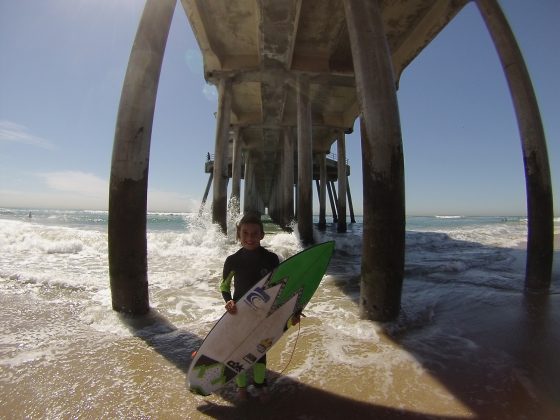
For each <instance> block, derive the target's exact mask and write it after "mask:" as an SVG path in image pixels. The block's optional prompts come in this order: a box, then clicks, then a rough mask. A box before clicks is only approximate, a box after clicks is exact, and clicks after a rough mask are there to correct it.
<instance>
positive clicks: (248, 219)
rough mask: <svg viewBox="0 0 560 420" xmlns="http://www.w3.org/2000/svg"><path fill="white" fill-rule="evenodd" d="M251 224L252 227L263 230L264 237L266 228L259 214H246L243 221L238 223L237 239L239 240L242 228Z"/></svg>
mask: <svg viewBox="0 0 560 420" xmlns="http://www.w3.org/2000/svg"><path fill="white" fill-rule="evenodd" d="M246 224H251V225H259V227H260V228H261V233H262V234H263V235H264V226H263V222H262V221H261V216H260V215H259V214H258V213H246V214H244V215H243V217H242V218H241V220H240V221H239V222H238V223H237V238H238V239H239V233H240V231H241V226H242V225H246Z"/></svg>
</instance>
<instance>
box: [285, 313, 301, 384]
mask: <svg viewBox="0 0 560 420" xmlns="http://www.w3.org/2000/svg"><path fill="white" fill-rule="evenodd" d="M300 332H301V321H300V322H298V332H297V336H296V341H295V343H294V346H293V347H292V354H290V359H289V360H288V363H286V366H284V369H282V371H281V372H280V375H283V374H284V372H285V371H286V369H288V366H290V363H291V362H292V357H294V353H295V352H296V346H297V342H298V340H299V333H300Z"/></svg>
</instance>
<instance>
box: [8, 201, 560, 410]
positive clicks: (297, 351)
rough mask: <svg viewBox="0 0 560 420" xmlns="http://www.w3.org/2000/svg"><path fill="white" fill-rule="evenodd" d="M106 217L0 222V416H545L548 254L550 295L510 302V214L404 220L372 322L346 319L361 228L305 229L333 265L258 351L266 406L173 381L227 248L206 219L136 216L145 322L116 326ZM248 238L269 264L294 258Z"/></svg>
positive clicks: (552, 329) (550, 382)
mask: <svg viewBox="0 0 560 420" xmlns="http://www.w3.org/2000/svg"><path fill="white" fill-rule="evenodd" d="M107 217H108V215H107V212H103V211H82V210H77V211H70V210H41V209H0V316H1V319H2V323H1V326H0V333H1V335H0V366H1V370H0V391H1V392H0V417H1V418H10V419H11V418H183V419H184V418H193V419H198V418H302V419H314V418H317V419H324V418H347V417H348V413H349V412H351V413H355V415H356V416H357V417H358V418H394V417H401V418H436V419H437V418H496V419H507V418H511V419H517V418H525V419H532V418H535V419H549V418H550V419H556V418H560V391H559V390H560V379H559V378H560V363H559V361H558V357H557V355H556V354H557V351H558V349H559V348H560V299H559V296H560V293H559V291H560V269H559V259H560V257H559V256H558V251H557V250H556V251H555V265H554V269H553V281H552V286H551V289H550V293H549V294H546V295H535V296H528V295H526V294H525V293H524V287H523V286H524V284H523V283H524V269H525V250H524V243H525V241H526V236H527V220H526V218H524V217H465V216H455V215H451V216H446V215H444V216H433V217H408V218H407V226H406V261H405V281H404V289H403V295H402V309H401V315H400V316H399V318H398V319H397V320H395V321H393V322H389V323H376V322H371V321H366V320H362V319H360V318H359V316H358V313H359V308H358V299H359V281H360V264H361V247H362V224H361V219H360V218H358V220H357V221H358V223H354V224H349V225H348V232H347V233H344V234H341V233H337V232H336V225H332V226H329V228H328V229H327V230H326V231H325V232H319V231H317V230H316V231H315V232H314V235H315V240H316V241H317V242H323V241H327V240H334V241H335V243H336V250H335V255H334V257H333V260H332V262H331V265H330V267H329V269H328V271H327V274H326V275H325V277H324V278H323V280H322V282H321V285H320V287H319V289H318V291H317V293H316V295H315V296H314V297H313V299H312V300H311V302H310V303H309V305H308V307H307V308H306V313H305V314H306V316H307V317H306V318H305V319H304V320H303V321H302V325H301V329H299V330H298V329H297V328H293V329H292V330H290V331H288V332H287V333H286V334H285V336H284V338H283V339H282V340H281V341H280V342H278V343H277V344H276V345H275V347H274V348H273V349H272V350H271V351H270V353H269V354H270V357H269V363H268V370H269V371H268V378H269V382H270V388H271V392H272V394H273V395H274V398H273V400H272V401H271V403H270V404H269V405H267V406H263V405H261V404H259V403H258V402H253V401H250V402H249V404H246V405H241V406H240V405H239V404H237V401H236V400H235V392H234V391H235V390H234V389H233V387H231V386H228V387H226V388H225V389H224V390H223V392H221V393H220V394H219V395H213V396H211V397H209V398H206V399H204V398H201V397H198V396H195V395H193V394H191V393H190V392H189V391H188V387H187V384H186V372H187V370H188V364H189V362H190V358H191V353H192V352H193V351H194V350H196V349H197V347H198V346H199V345H200V342H201V340H202V339H203V338H204V336H205V335H206V334H207V332H208V331H209V330H210V329H211V328H212V325H213V324H214V323H215V322H216V320H217V319H218V318H219V317H220V316H221V315H222V313H223V311H224V307H223V301H222V298H221V295H220V293H219V291H218V283H219V281H220V277H221V271H222V265H223V261H224V259H225V257H226V256H227V255H229V254H231V253H233V252H235V251H236V250H237V249H238V248H239V244H237V243H236V242H235V238H234V237H233V236H232V235H231V234H229V235H223V234H222V233H221V232H220V230H219V229H218V228H217V227H216V226H215V225H213V224H212V223H211V222H210V217H209V215H203V216H202V217H199V216H198V215H197V214H191V213H184V214H178V213H150V214H148V232H147V235H148V280H149V293H150V305H151V308H152V311H151V313H150V314H149V315H148V316H146V317H143V318H139V319H134V318H128V317H125V316H122V315H119V314H118V313H116V312H114V311H113V310H112V309H111V294H110V289H109V270H108V257H107ZM229 223H230V231H233V230H234V229H232V228H233V226H234V221H230V222H229ZM554 229H555V238H556V239H557V238H558V234H559V233H560V220H559V219H555V221H554ZM266 230H267V234H266V236H265V238H264V240H263V242H262V244H263V245H264V246H265V247H266V248H268V249H270V250H271V251H273V252H275V253H277V254H278V255H279V256H280V258H281V259H286V258H289V257H290V256H291V255H294V254H295V253H297V252H298V251H301V250H302V249H303V248H302V247H301V245H300V243H299V240H298V237H297V232H294V233H286V232H282V231H280V230H278V229H277V228H276V227H274V226H273V225H271V224H267V225H266Z"/></svg>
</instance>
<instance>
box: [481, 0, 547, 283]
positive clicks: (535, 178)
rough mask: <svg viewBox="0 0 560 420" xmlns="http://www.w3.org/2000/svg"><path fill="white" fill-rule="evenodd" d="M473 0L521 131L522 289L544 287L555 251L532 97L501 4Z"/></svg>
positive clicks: (538, 122)
mask: <svg viewBox="0 0 560 420" xmlns="http://www.w3.org/2000/svg"><path fill="white" fill-rule="evenodd" d="M476 4H477V6H478V9H479V10H480V13H481V15H482V17H483V19H484V21H485V22H486V26H487V27H488V30H489V32H490V35H491V37H492V40H493V41H494V45H495V46H496V50H497V52H498V55H499V57H500V60H501V62H502V67H503V69H504V73H505V76H506V79H507V82H508V85H509V90H510V93H511V96H512V100H513V105H514V108H515V113H516V115H517V124H518V126H519V133H520V135H521V147H522V150H523V161H524V164H525V184H526V189H527V214H528V219H529V223H528V236H527V266H526V271H525V288H526V290H529V291H540V290H548V289H549V287H550V281H551V276H552V259H553V252H554V220H553V219H554V210H553V204H552V183H551V179H550V166H549V162H548V152H547V147H546V140H545V136H544V129H543V126H542V121H541V116H540V112H539V106H538V103H537V98H536V96H535V91H534V90H533V85H532V83H531V78H530V77H529V72H528V71H527V67H526V66H525V61H524V60H523V56H522V55H521V51H520V50H519V46H518V45H517V42H516V40H515V37H514V35H513V32H512V31H511V28H510V26H509V24H508V22H507V19H506V17H505V16H504V14H503V12H502V10H501V8H500V5H499V4H498V3H497V2H496V0H476Z"/></svg>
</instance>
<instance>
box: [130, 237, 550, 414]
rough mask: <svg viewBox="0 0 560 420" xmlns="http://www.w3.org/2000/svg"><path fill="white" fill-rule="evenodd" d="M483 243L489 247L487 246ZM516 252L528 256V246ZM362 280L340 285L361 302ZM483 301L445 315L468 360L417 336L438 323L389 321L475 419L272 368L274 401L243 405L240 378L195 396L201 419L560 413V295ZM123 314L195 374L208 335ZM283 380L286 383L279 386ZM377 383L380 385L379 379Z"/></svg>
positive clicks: (138, 332) (509, 292)
mask: <svg viewBox="0 0 560 420" xmlns="http://www.w3.org/2000/svg"><path fill="white" fill-rule="evenodd" d="M425 234H426V233H422V235H425ZM438 235H439V234H438ZM456 242H457V243H455V244H454V245H456V246H458V247H460V246H464V245H466V246H467V247H468V246H469V244H468V243H464V242H462V241H456ZM476 246H477V247H481V245H480V244H476ZM508 252H511V253H512V254H515V256H516V258H520V259H521V260H523V261H524V254H525V251H524V250H522V249H519V250H508ZM558 258H560V256H559V255H558V252H556V253H555V259H556V261H558ZM407 277H408V275H407ZM559 277H560V274H559V273H558V272H557V271H555V272H554V274H553V283H558V281H559ZM406 281H408V279H407V280H405V282H406ZM357 283H359V279H355V278H354V279H352V280H351V283H350V282H348V281H347V282H337V286H338V287H339V288H340V289H341V290H342V291H343V292H344V293H346V294H347V295H348V296H349V297H352V299H353V300H354V302H355V303H356V304H358V302H357V299H356V290H357V288H359V284H357ZM423 287H441V288H453V287H454V283H453V281H448V282H443V283H441V284H434V282H433V281H431V280H429V279H428V280H427V281H426V283H425V285H424V286H423ZM404 298H406V295H404V296H403V299H404ZM476 299H477V297H476V296H473V297H472V302H473V306H472V307H471V308H462V309H461V308H460V309H459V310H458V311H455V312H454V311H452V310H450V311H449V312H446V314H447V315H444V316H443V317H442V318H440V319H438V320H437V322H438V323H439V324H438V327H441V326H442V325H443V326H444V327H445V326H446V325H447V326H448V325H451V324H455V323H458V322H460V323H462V324H461V331H462V334H463V335H464V337H465V338H466V339H467V340H469V341H470V342H471V343H474V344H475V345H474V347H473V350H472V352H471V353H470V355H467V357H464V358H462V359H461V358H457V357H455V358H449V357H448V354H447V350H448V345H449V343H448V342H446V336H445V335H440V336H437V337H436V338H434V336H431V340H432V342H431V343H429V346H422V345H421V346H418V345H417V344H418V343H419V340H418V339H411V338H412V337H414V336H415V335H418V334H422V329H424V328H430V327H431V326H432V325H425V326H418V325H415V326H414V327H413V328H410V329H406V328H405V329H402V328H400V327H399V326H398V325H397V327H396V328H395V324H396V323H399V320H397V321H395V322H393V323H385V324H382V325H381V327H382V330H383V331H384V333H385V334H386V336H387V337H388V338H389V339H390V340H391V341H393V342H394V344H395V345H396V346H398V347H400V348H402V349H404V350H405V351H407V352H408V353H409V354H411V355H412V356H413V357H415V359H416V360H417V361H418V362H419V363H420V364H421V365H422V366H423V368H424V369H425V370H426V371H427V372H429V374H430V375H431V376H432V377H434V378H435V379H437V380H438V381H439V382H440V383H441V384H443V385H444V386H445V387H446V389H447V390H448V392H449V393H450V394H451V395H453V396H454V397H455V398H456V399H457V400H459V401H461V402H462V403H463V404H464V406H465V407H468V409H469V411H470V412H471V415H469V416H468V417H464V416H459V415H458V416H437V415H433V414H426V413H418V412H414V411H410V410H405V409H397V408H391V407H386V406H379V405H375V404H372V403H369V402H366V401H359V400H354V399H351V398H347V397H344V396H341V395H338V394H334V393H331V392H327V391H324V390H322V389H320V388H316V387H313V386H309V385H306V384H302V383H300V382H298V381H295V380H294V379H293V378H290V377H287V376H282V375H279V374H278V373H276V372H272V371H268V372H267V377H268V380H269V382H270V384H271V388H272V392H273V394H274V398H273V399H271V400H270V401H268V402H267V403H261V402H259V401H258V400H255V401H251V400H252V399H250V400H249V401H247V402H243V403H239V402H238V401H237V400H236V397H235V385H234V383H233V381H232V382H231V383H230V384H228V385H226V386H225V387H224V388H223V389H222V390H221V391H220V392H219V394H218V395H219V396H220V397H221V398H222V399H223V402H224V404H220V403H217V402H216V399H215V398H210V399H206V400H205V399H202V398H201V397H194V396H193V398H200V401H201V403H200V404H198V405H197V406H196V409H197V410H198V411H199V415H200V416H201V417H203V416H207V417H210V418H216V419H263V418H266V419H287V418H288V419H290V418H294V419H295V418H300V419H345V420H349V419H351V418H355V419H394V418H400V419H427V418H429V419H435V420H438V419H449V420H451V419H459V418H477V419H506V418H508V419H539V420H549V419H550V420H552V419H558V418H560V362H559V358H558V356H557V352H558V349H559V348H560V294H557V293H549V294H545V295H526V294H524V293H523V291H522V288H521V289H520V288H519V287H514V288H507V289H506V290H504V293H503V299H502V300H500V302H499V304H497V305H495V306H493V307H489V308H487V312H482V311H481V310H480V308H481V307H480V306H477V305H476ZM465 301H467V302H468V301H469V299H468V298H467V299H466V300H465V299H463V300H462V301H461V302H463V303H464V302H465ZM448 305H450V307H451V306H453V305H454V302H448ZM469 311H473V312H475V311H476V312H477V313H476V316H473V317H472V318H469V317H461V316H459V317H458V318H454V315H453V314H459V315H460V314H465V313H468V312H469ZM445 317H447V318H445ZM121 319H122V322H123V323H124V324H125V325H127V326H128V328H130V330H131V331H132V333H133V334H134V335H135V336H137V337H139V338H141V339H142V340H144V341H145V342H146V343H147V344H148V345H149V346H151V347H152V348H154V350H156V351H157V352H158V353H160V354H161V355H162V356H164V357H165V358H166V359H167V360H169V361H170V362H171V363H173V364H174V365H175V366H177V367H178V368H179V369H180V370H181V371H183V372H184V373H185V374H186V373H187V372H188V369H189V364H190V361H191V353H192V352H193V351H195V350H196V349H198V347H199V346H200V344H201V343H202V338H201V337H198V336H196V335H194V334H192V333H189V332H187V331H179V330H178V329H177V328H176V327H175V326H173V325H172V324H171V323H170V322H169V321H168V320H167V319H166V318H165V317H164V316H163V315H161V314H159V313H158V312H156V311H155V310H152V311H151V312H150V314H148V315H146V316H144V317H140V318H131V317H127V316H122V317H121ZM469 319H470V321H469ZM438 340H439V341H438ZM434 348H436V349H440V354H439V355H438V353H437V352H436V353H434V351H433V349H434ZM497 352H499V354H500V357H501V358H502V359H503V358H504V357H505V359H506V360H508V366H505V367H503V366H502V367H501V368H500V369H496V368H495V366H494V365H493V363H494V362H495V360H496V358H495V356H496V353H497ZM276 383H278V384H281V386H275V384H276ZM371 386H372V388H374V387H375V385H374V384H372V385H371ZM187 387H188V384H187ZM195 401H196V400H195ZM411 405H413V402H412V403H411Z"/></svg>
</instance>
